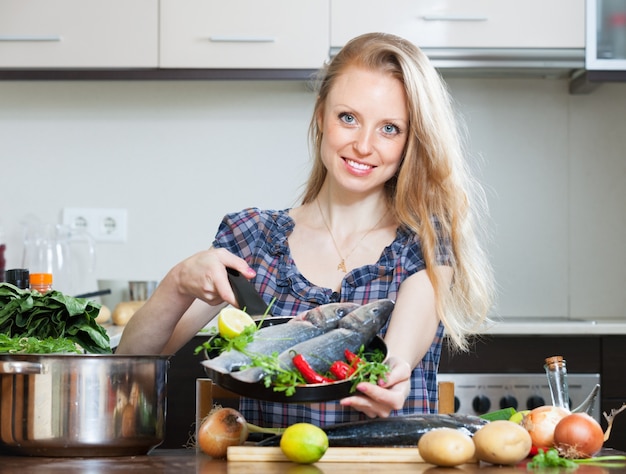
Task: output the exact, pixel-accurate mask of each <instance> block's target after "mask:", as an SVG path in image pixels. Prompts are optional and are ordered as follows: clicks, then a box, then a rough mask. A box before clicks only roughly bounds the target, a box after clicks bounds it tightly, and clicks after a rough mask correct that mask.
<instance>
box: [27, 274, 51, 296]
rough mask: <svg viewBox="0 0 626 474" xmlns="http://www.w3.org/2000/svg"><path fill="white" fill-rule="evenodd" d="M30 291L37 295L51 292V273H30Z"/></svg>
mask: <svg viewBox="0 0 626 474" xmlns="http://www.w3.org/2000/svg"><path fill="white" fill-rule="evenodd" d="M30 289H31V290H33V291H38V292H39V293H47V292H48V291H50V290H52V273H31V274H30Z"/></svg>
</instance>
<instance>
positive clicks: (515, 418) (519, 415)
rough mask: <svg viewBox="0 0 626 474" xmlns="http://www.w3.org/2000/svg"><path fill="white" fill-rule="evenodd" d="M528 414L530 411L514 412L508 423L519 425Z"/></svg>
mask: <svg viewBox="0 0 626 474" xmlns="http://www.w3.org/2000/svg"><path fill="white" fill-rule="evenodd" d="M529 413H530V410H521V411H518V412H515V413H513V415H512V416H511V418H509V421H512V422H513V423H517V424H520V423H521V422H522V420H523V419H524V417H525V416H526V415H528V414H529Z"/></svg>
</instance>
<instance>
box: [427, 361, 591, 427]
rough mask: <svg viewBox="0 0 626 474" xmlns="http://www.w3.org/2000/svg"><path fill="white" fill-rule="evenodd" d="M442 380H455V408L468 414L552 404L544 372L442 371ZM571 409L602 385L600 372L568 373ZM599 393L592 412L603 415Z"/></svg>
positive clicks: (529, 408) (440, 378) (461, 412)
mask: <svg viewBox="0 0 626 474" xmlns="http://www.w3.org/2000/svg"><path fill="white" fill-rule="evenodd" d="M438 381H439V382H452V383H454V409H455V412H456V413H460V414H465V415H482V414H484V413H487V412H490V411H495V410H499V409H501V408H508V407H512V408H515V410H517V411H522V410H532V409H533V408H536V407H538V406H542V405H552V398H551V395H550V387H549V386H548V378H547V376H546V374H545V372H544V373H506V374H503V373H499V374H498V373H439V375H438ZM567 383H568V389H569V399H570V408H571V409H574V408H576V407H578V406H579V405H581V404H582V403H583V402H584V401H585V399H586V398H587V397H588V395H589V394H590V393H591V392H592V391H593V390H594V389H595V387H596V385H598V384H600V374H599V373H568V374H567ZM600 400H601V396H600V393H598V394H597V395H596V397H595V400H594V402H593V404H592V409H591V412H590V413H589V414H590V415H591V416H593V417H594V418H595V419H596V420H597V421H598V422H600V418H601V409H600Z"/></svg>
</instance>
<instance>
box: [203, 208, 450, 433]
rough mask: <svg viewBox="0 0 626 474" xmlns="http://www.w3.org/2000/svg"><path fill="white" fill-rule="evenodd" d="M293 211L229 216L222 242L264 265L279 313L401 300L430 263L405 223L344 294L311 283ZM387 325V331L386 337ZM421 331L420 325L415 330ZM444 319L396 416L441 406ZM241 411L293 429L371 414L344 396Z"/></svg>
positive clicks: (253, 404) (260, 283) (268, 297)
mask: <svg viewBox="0 0 626 474" xmlns="http://www.w3.org/2000/svg"><path fill="white" fill-rule="evenodd" d="M288 212H289V211H288V210H278V211H272V210H267V211H263V210H260V209H257V208H249V209H244V210H243V211H240V212H237V213H233V214H228V215H227V216H226V217H224V220H223V221H222V223H221V225H220V227H219V229H218V232H217V236H216V237H215V241H214V242H213V246H214V247H222V248H225V249H227V250H229V251H230V252H232V253H234V254H236V255H238V256H240V257H242V258H243V259H245V260H246V261H247V262H248V264H249V265H250V266H251V267H252V268H253V269H254V270H255V271H256V273H257V274H256V277H255V278H254V279H253V280H252V281H253V283H254V285H255V287H256V288H257V290H258V291H259V293H260V294H261V296H262V297H263V299H264V300H265V301H266V303H268V304H269V303H270V302H271V301H272V300H273V299H274V298H275V301H274V303H273V305H272V314H273V315H274V316H294V315H296V314H299V313H301V312H303V311H306V310H309V309H311V308H314V307H316V306H319V305H322V304H326V303H330V302H333V301H349V302H355V303H359V304H366V303H369V302H371V301H376V300H379V299H384V298H389V299H392V300H395V299H396V298H397V295H398V289H399V287H400V284H401V283H402V282H403V281H404V280H405V279H406V278H408V277H409V276H411V275H413V274H414V273H416V272H418V271H420V270H423V269H424V268H425V263H424V258H423V256H422V250H421V245H420V242H419V240H418V238H417V236H416V235H415V234H414V233H412V232H409V231H407V230H406V229H403V228H399V229H398V231H397V233H396V238H395V239H394V241H393V242H392V243H391V245H389V246H388V247H387V248H385V250H384V251H383V253H382V255H381V256H380V259H379V260H378V262H376V263H375V264H374V265H366V266H363V267H360V268H357V269H355V270H353V271H351V272H349V273H347V274H346V276H345V277H344V279H343V281H342V283H341V292H340V294H339V295H337V294H336V293H334V292H333V290H331V289H329V288H321V287H318V286H315V285H313V284H311V283H310V282H309V281H308V280H307V279H306V278H305V277H304V276H303V275H302V274H301V273H300V272H299V271H298V268H297V267H296V265H295V263H294V261H293V258H292V256H291V253H290V251H289V244H288V242H287V238H288V237H289V235H290V234H291V232H292V231H293V228H294V225H295V223H294V221H293V219H292V218H291V217H290V216H289V213H288ZM448 252H449V251H448V250H447V249H445V248H440V249H439V257H438V258H439V261H440V263H445V262H446V261H448V259H449V255H448ZM385 331H386V327H385V328H383V330H382V331H381V335H383V336H384V333H385ZM414 331H415V332H416V333H417V332H419V328H414ZM443 332H444V329H443V325H442V324H440V325H439V328H438V330H437V333H436V336H435V339H434V340H433V342H432V344H431V346H430V348H429V349H428V352H427V353H426V355H425V356H424V358H423V359H422V361H421V362H420V363H419V364H418V365H417V367H416V368H415V369H414V370H413V374H412V376H411V392H410V394H409V397H408V399H407V401H406V403H405V405H404V407H403V408H402V409H401V410H397V411H395V412H394V413H393V415H399V414H411V413H435V412H436V411H437V398H438V394H437V368H438V366H439V357H440V355H441V345H442V339H443ZM240 410H241V412H242V414H243V415H244V417H245V418H246V420H248V421H249V422H250V423H254V424H257V425H259V426H265V427H285V426H289V425H291V424H294V423H297V422H308V423H313V424H315V425H318V426H324V425H330V424H334V423H343V422H348V421H356V420H362V419H365V418H366V417H365V415H364V414H362V413H360V412H358V411H356V410H354V409H352V408H349V407H346V408H344V407H342V406H341V405H340V404H339V402H336V401H333V402H326V403H307V404H295V403H289V404H282V403H275V402H265V401H259V400H255V399H248V398H242V399H241V405H240Z"/></svg>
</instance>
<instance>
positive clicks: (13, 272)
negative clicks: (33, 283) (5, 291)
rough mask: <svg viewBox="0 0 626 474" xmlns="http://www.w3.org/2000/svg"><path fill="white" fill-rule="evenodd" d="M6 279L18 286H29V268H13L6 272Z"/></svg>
mask: <svg viewBox="0 0 626 474" xmlns="http://www.w3.org/2000/svg"><path fill="white" fill-rule="evenodd" d="M4 275H5V280H6V282H7V283H11V284H12V285H15V286H17V287H18V288H21V289H22V290H23V289H26V288H28V284H29V279H28V270H27V269H26V268H12V269H10V270H7V271H6V272H5V273H4Z"/></svg>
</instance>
